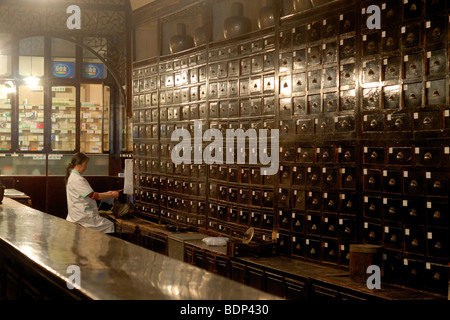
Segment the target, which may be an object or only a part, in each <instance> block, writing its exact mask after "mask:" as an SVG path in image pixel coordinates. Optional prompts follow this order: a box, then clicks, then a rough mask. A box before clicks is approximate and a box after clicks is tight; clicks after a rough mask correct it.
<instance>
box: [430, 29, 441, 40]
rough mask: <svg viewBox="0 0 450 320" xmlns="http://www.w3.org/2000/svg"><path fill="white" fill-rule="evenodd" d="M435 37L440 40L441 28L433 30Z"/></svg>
mask: <svg viewBox="0 0 450 320" xmlns="http://www.w3.org/2000/svg"><path fill="white" fill-rule="evenodd" d="M432 34H433V37H435V38H438V37H440V35H441V28H434V29H433V33H432Z"/></svg>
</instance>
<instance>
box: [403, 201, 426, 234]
mask: <svg viewBox="0 0 450 320" xmlns="http://www.w3.org/2000/svg"><path fill="white" fill-rule="evenodd" d="M402 204H403V216H404V222H405V225H406V226H407V227H413V226H417V225H424V224H425V220H426V219H425V216H426V215H425V213H426V208H425V200H422V199H420V198H419V199H413V200H403V201H402Z"/></svg>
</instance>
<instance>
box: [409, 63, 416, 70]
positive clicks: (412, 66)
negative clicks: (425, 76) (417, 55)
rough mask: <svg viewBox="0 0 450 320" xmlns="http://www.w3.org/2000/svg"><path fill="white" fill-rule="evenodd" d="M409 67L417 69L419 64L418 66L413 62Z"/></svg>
mask: <svg viewBox="0 0 450 320" xmlns="http://www.w3.org/2000/svg"><path fill="white" fill-rule="evenodd" d="M409 68H410V69H411V70H416V69H417V66H416V65H415V64H411V65H410V66H409Z"/></svg>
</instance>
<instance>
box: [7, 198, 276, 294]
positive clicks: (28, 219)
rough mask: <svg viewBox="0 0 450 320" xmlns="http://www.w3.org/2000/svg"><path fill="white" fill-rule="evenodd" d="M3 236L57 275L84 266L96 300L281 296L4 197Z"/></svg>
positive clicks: (85, 282) (84, 281)
mask: <svg viewBox="0 0 450 320" xmlns="http://www.w3.org/2000/svg"><path fill="white" fill-rule="evenodd" d="M0 241H2V242H4V243H7V244H9V245H10V246H12V247H14V248H15V249H16V250H18V251H19V252H20V253H22V254H23V255H25V256H27V257H28V258H29V259H31V260H33V261H34V262H35V263H36V264H38V265H39V266H41V267H43V268H45V269H47V270H48V271H49V272H51V273H53V274H55V275H56V276H57V277H59V278H61V279H63V280H64V281H67V280H68V277H69V276H70V275H71V274H72V273H67V268H68V267H69V266H72V265H76V266H79V267H80V275H81V281H80V286H81V287H80V288H79V290H80V291H82V292H83V293H84V294H85V295H86V296H88V297H90V298H92V299H107V300H113V299H127V300H138V299H151V300H154V299H158V300H164V299H174V300H178V299H182V300H191V299H196V300H197V299H198V300H226V299H232V300H247V299H251V300H257V299H269V300H273V299H279V298H278V297H276V296H273V295H270V294H267V293H265V292H263V291H260V290H256V289H253V288H251V287H248V286H246V285H243V284H240V283H238V282H235V281H232V280H230V279H227V278H225V277H222V276H219V275H216V274H213V273H210V272H207V271H206V270H203V269H200V268H197V267H195V266H192V265H190V264H187V263H185V262H181V261H178V260H176V259H173V258H170V257H167V256H165V255H162V254H159V253H156V252H153V251H151V250H147V249H144V248H142V247H139V246H137V245H135V244H132V243H130V242H127V241H124V240H121V239H118V238H115V237H112V236H109V235H105V234H103V233H100V232H97V231H94V230H90V229H87V228H84V227H82V226H79V225H77V224H74V223H70V222H68V221H65V220H64V219H61V218H57V217H54V216H51V215H49V214H46V213H42V212H40V211H37V210H34V209H32V208H29V207H26V206H23V205H21V204H20V203H18V202H16V201H14V200H11V199H7V198H5V199H4V201H3V204H2V205H0Z"/></svg>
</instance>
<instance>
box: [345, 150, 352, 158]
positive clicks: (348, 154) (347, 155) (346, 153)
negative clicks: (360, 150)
mask: <svg viewBox="0 0 450 320" xmlns="http://www.w3.org/2000/svg"><path fill="white" fill-rule="evenodd" d="M351 157H352V153H351V152H350V151H347V152H345V154H344V158H345V159H347V160H348V159H350V158H351Z"/></svg>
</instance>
